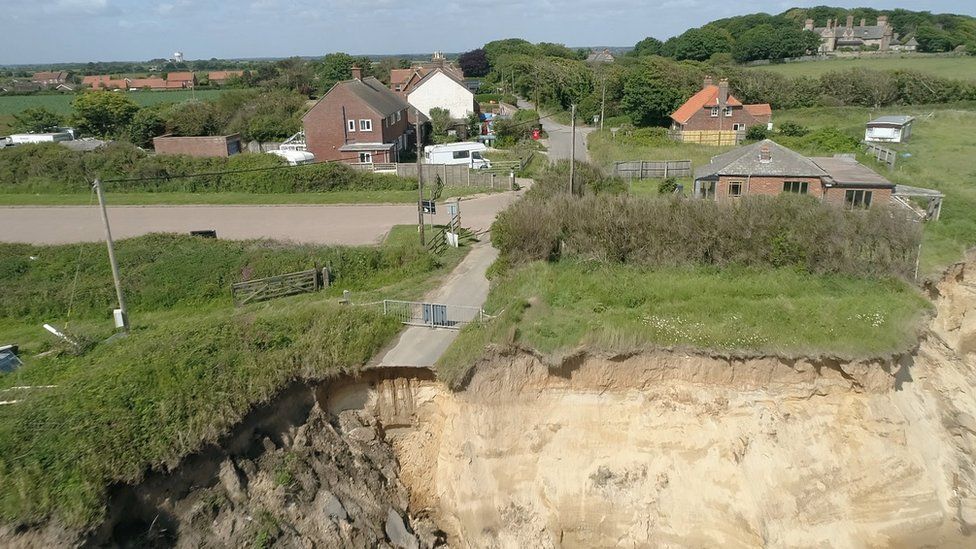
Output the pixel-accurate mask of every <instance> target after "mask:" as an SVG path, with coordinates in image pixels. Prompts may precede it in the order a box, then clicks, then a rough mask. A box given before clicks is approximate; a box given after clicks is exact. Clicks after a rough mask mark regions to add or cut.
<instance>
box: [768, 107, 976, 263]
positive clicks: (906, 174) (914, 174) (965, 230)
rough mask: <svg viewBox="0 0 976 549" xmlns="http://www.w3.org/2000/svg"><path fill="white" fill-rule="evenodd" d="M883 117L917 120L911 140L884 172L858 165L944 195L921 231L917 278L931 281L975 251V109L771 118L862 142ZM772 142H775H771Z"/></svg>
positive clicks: (847, 110)
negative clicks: (936, 215) (937, 215)
mask: <svg viewBox="0 0 976 549" xmlns="http://www.w3.org/2000/svg"><path fill="white" fill-rule="evenodd" d="M886 114H907V115H911V116H915V117H916V118H917V120H916V122H915V127H914V130H913V134H912V138H911V140H909V141H908V142H907V143H904V144H900V145H892V146H891V148H894V149H896V150H898V151H899V152H900V153H907V154H910V155H911V156H910V157H905V156H899V158H898V160H897V162H896V165H895V169H894V170H892V171H889V170H888V169H887V168H886V167H883V166H880V165H878V164H877V163H876V162H874V161H873V159H868V158H865V157H864V156H863V155H862V156H861V158H860V159H861V161H862V162H864V163H866V164H868V165H870V166H872V167H873V168H874V169H875V170H877V171H878V172H879V173H881V174H882V175H884V176H885V177H887V178H888V179H890V180H891V181H893V182H895V183H900V184H904V185H912V186H916V187H925V188H931V189H937V190H939V191H941V192H943V193H945V195H946V198H945V202H944V205H943V208H942V218H941V220H940V221H937V222H931V223H927V224H926V225H925V238H924V243H923V245H922V260H921V272H922V274H924V275H927V276H931V275H935V274H937V273H938V272H940V271H941V270H942V269H943V268H944V267H945V266H947V265H949V264H952V263H955V262H957V261H961V260H962V259H963V254H964V253H965V252H966V250H968V249H970V248H972V247H973V246H976V185H974V182H976V165H974V164H973V161H972V157H973V154H974V153H976V135H974V134H973V133H972V132H970V131H968V130H967V129H968V128H973V127H976V103H961V104H957V105H923V106H914V107H889V108H885V109H877V110H873V109H866V108H858V107H843V108H813V109H799V110H795V111H780V112H776V113H774V114H773V116H774V120H775V122H776V123H777V124H782V123H783V122H786V121H793V122H797V123H799V124H802V125H804V126H807V127H810V128H814V129H816V128H822V127H836V128H838V129H840V130H842V131H844V132H845V133H848V134H851V135H855V136H859V137H863V136H864V124H865V122H867V121H868V120H871V119H873V118H876V117H878V116H882V115H886ZM773 139H775V137H774V138H773Z"/></svg>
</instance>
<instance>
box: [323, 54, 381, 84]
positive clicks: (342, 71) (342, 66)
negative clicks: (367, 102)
mask: <svg viewBox="0 0 976 549" xmlns="http://www.w3.org/2000/svg"><path fill="white" fill-rule="evenodd" d="M357 66H358V67H359V68H360V69H362V70H363V76H366V75H368V74H371V71H372V67H373V63H372V61H370V60H369V58H368V57H353V56H351V55H349V54H348V53H342V52H338V53H330V54H328V55H326V56H325V57H324V58H323V59H322V62H321V63H319V66H318V71H317V72H318V75H319V83H320V84H321V87H322V90H323V91H328V90H329V89H331V88H332V86H334V85H335V84H336V82H340V81H342V80H348V79H350V78H352V68H353V67H357Z"/></svg>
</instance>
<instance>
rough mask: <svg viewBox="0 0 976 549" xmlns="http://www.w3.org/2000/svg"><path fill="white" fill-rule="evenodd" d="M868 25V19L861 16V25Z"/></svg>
mask: <svg viewBox="0 0 976 549" xmlns="http://www.w3.org/2000/svg"><path fill="white" fill-rule="evenodd" d="M866 26H868V20H867V19H865V18H863V17H862V18H861V27H866Z"/></svg>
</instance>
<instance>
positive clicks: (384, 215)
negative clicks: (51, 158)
mask: <svg viewBox="0 0 976 549" xmlns="http://www.w3.org/2000/svg"><path fill="white" fill-rule="evenodd" d="M516 196H517V195H516V193H511V192H506V193H499V194H494V195H488V196H481V197H478V198H472V199H469V200H462V201H461V215H462V220H463V223H464V226H465V227H469V228H471V229H474V230H482V229H487V228H488V227H489V226H490V225H491V223H492V221H494V219H495V215H497V214H498V212H500V211H502V210H504V209H505V208H507V207H508V206H509V205H510V204H511V203H512V202H513V201H514V200H515V198H516ZM109 219H110V221H111V223H112V235H113V236H114V237H115V238H117V239H121V238H130V237H134V236H140V235H143V234H147V233H153V232H177V233H186V232H189V231H192V230H199V229H214V230H216V231H217V236H218V237H220V238H228V239H235V240H243V239H252V238H271V239H276V240H289V241H293V242H299V243H311V244H347V245H362V244H372V243H375V242H378V241H380V240H381V239H382V238H383V237H384V236H385V235H386V234H387V233H388V232H389V231H390V228H392V227H393V226H394V225H404V224H412V223H416V222H417V209H416V206H415V205H413V204H369V205H325V206H323V205H309V206H298V205H288V206H117V207H110V208H109ZM428 219H429V218H428ZM447 221H448V215H447V208H446V207H441V208H439V209H438V212H437V215H435V216H434V219H433V222H434V223H446V222H447ZM103 237H104V234H103V228H102V222H101V217H100V214H99V212H98V209H97V208H96V207H92V208H89V207H87V206H62V207H33V206H27V207H4V208H0V242H23V243H30V244H67V243H72V242H95V241H100V240H102V239H103Z"/></svg>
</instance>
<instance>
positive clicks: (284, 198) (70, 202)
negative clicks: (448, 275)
mask: <svg viewBox="0 0 976 549" xmlns="http://www.w3.org/2000/svg"><path fill="white" fill-rule="evenodd" d="M503 190H506V189H501V188H498V189H491V188H488V187H446V188H444V192H443V194H442V195H441V196H442V198H457V197H464V196H472V195H476V194H481V193H491V192H499V191H503ZM90 200H91V197H90V196H89V195H88V194H29V193H7V194H0V206H87V205H88V204H90V203H91V202H90ZM105 200H106V201H107V202H108V203H109V204H111V205H113V206H154V205H160V206H162V205H173V206H178V205H191V204H192V205H197V204H206V205H255V204H261V205H263V204H384V203H387V204H409V203H413V202H416V201H417V191H389V190H387V191H330V192H322V193H291V194H285V193H271V194H268V193H234V192H217V193H178V192H172V193H170V192H161V193H106V196H105Z"/></svg>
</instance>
